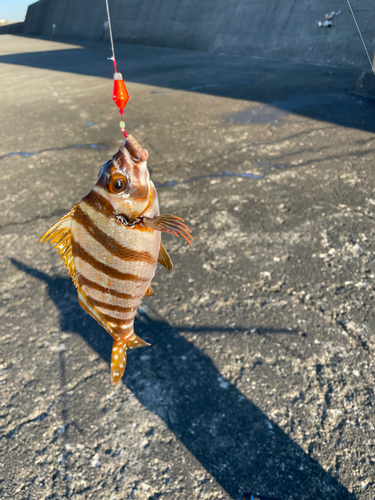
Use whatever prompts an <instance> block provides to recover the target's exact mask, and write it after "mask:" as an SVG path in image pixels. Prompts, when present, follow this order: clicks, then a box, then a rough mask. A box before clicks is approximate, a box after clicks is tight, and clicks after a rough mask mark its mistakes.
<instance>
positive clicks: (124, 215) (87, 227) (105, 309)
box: [40, 135, 192, 384]
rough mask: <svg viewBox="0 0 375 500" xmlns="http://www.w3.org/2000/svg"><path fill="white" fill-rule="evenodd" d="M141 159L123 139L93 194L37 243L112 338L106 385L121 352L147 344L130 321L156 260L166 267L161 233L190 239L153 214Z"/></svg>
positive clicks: (117, 376)
mask: <svg viewBox="0 0 375 500" xmlns="http://www.w3.org/2000/svg"><path fill="white" fill-rule="evenodd" d="M147 159H148V153H147V151H146V150H145V149H142V148H141V146H140V145H139V144H138V143H137V141H136V140H135V139H134V138H133V137H132V136H130V135H129V136H128V138H127V140H126V143H125V145H124V146H122V147H120V148H119V150H118V152H117V153H116V154H115V155H114V156H113V158H111V159H110V160H109V161H108V162H107V163H105V164H104V165H103V167H102V169H101V170H100V173H99V180H98V182H97V184H96V185H95V187H94V189H93V190H92V191H91V192H90V193H89V194H88V195H87V196H85V197H84V198H83V200H82V201H81V202H80V203H78V204H77V205H75V206H74V207H73V208H72V209H71V210H70V211H69V212H68V213H67V214H65V215H64V216H63V217H62V218H61V219H60V220H59V221H58V222H57V223H56V224H55V225H53V226H52V227H51V229H49V230H48V231H47V232H46V233H45V234H44V235H43V236H42V237H41V239H40V241H41V242H43V243H45V242H46V241H48V242H49V243H53V244H54V245H55V248H57V249H58V251H59V254H61V257H62V259H63V261H64V263H65V266H66V267H67V269H68V271H69V273H70V276H71V277H72V279H73V283H74V285H75V286H76V288H77V291H78V301H79V303H80V305H81V306H82V307H83V309H84V310H85V311H86V312H88V313H89V314H90V315H91V316H92V317H93V318H95V319H96V321H97V322H98V323H100V325H102V326H103V328H105V329H106V330H107V332H108V333H109V334H110V335H111V336H112V337H113V339H114V340H113V348H112V358H111V381H112V383H113V384H117V383H118V382H119V381H120V380H121V378H122V376H123V374H124V370H125V365H126V358H127V355H126V352H127V350H128V349H132V348H133V347H142V346H146V345H149V344H147V342H145V341H144V340H142V339H141V338H139V337H138V336H137V335H136V334H135V333H134V317H135V314H136V312H137V308H138V306H139V304H140V301H141V299H142V297H145V296H147V295H153V291H152V288H151V280H152V278H153V277H154V275H155V270H156V264H157V261H159V262H160V263H161V264H163V265H164V266H165V267H166V268H167V269H168V270H169V271H170V270H171V269H172V262H171V260H170V258H169V255H168V253H167V251H166V250H165V248H164V247H163V244H162V242H161V232H163V231H164V232H167V233H168V232H170V233H173V234H175V235H176V236H182V237H183V238H184V239H185V240H186V241H187V242H188V243H189V244H190V245H191V239H192V236H191V234H190V230H189V228H188V227H187V226H186V225H185V224H184V223H183V222H184V221H183V219H180V218H179V217H175V216H173V215H160V213H159V203H158V197H157V194H156V190H155V186H154V184H153V183H152V181H151V180H150V176H149V172H148V170H147Z"/></svg>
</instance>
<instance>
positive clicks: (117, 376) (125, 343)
mask: <svg viewBox="0 0 375 500" xmlns="http://www.w3.org/2000/svg"><path fill="white" fill-rule="evenodd" d="M148 345H150V344H148V343H147V342H145V341H144V340H142V339H141V338H139V337H138V336H137V335H136V334H135V333H131V334H130V335H129V334H126V336H124V337H121V338H119V339H117V340H114V341H113V346H112V357H111V382H112V384H113V385H116V384H117V383H118V382H120V380H121V379H122V376H123V375H124V371H125V366H126V359H127V355H126V351H127V350H128V349H133V348H135V347H144V346H148Z"/></svg>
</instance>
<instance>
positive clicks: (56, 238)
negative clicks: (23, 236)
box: [39, 206, 78, 287]
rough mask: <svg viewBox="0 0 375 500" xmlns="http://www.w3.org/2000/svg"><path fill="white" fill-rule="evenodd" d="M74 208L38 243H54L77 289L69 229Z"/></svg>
mask: <svg viewBox="0 0 375 500" xmlns="http://www.w3.org/2000/svg"><path fill="white" fill-rule="evenodd" d="M75 209H76V206H74V207H73V208H72V209H71V210H69V212H68V213H66V214H65V215H63V217H61V219H60V220H59V221H57V222H56V224H54V225H53V226H52V227H51V228H50V229H48V231H47V232H46V233H44V235H43V236H42V237H41V238H40V240H39V242H40V243H46V242H48V243H50V244H51V243H54V246H55V248H57V249H58V251H59V254H60V255H61V258H62V260H63V261H64V264H65V267H66V268H67V270H68V271H69V274H70V276H71V278H72V280H73V283H74V285H75V286H76V287H78V281H77V277H76V270H75V266H74V258H73V248H72V231H71V229H70V225H71V218H72V217H73V215H74V212H75Z"/></svg>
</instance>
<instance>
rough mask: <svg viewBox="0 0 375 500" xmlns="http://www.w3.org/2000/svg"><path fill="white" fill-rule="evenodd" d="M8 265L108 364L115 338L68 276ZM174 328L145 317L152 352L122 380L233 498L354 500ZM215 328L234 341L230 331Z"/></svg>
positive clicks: (143, 332)
mask: <svg viewBox="0 0 375 500" xmlns="http://www.w3.org/2000/svg"><path fill="white" fill-rule="evenodd" d="M11 260H12V263H13V265H14V266H16V267H17V268H18V269H20V270H22V271H23V272H25V273H27V274H29V275H31V276H33V277H35V278H37V279H39V280H41V281H43V282H44V283H46V284H47V285H48V293H49V296H50V298H51V299H52V300H53V302H54V303H55V305H56V307H57V308H58V310H59V312H60V323H61V329H62V330H65V331H70V332H74V333H77V334H79V335H81V336H82V337H83V338H84V340H85V341H86V342H87V343H88V345H89V346H90V347H91V348H92V349H94V350H95V351H97V352H98V353H99V354H100V356H101V357H102V358H103V359H104V360H105V361H106V362H107V363H108V365H109V363H110V354H111V347H112V339H111V337H110V336H109V335H108V334H107V333H106V332H105V331H104V330H103V329H102V328H101V327H100V326H99V325H98V324H97V323H96V322H95V321H94V320H92V319H91V317H89V316H88V315H87V314H86V313H85V312H84V311H83V310H82V309H81V308H80V306H79V305H78V301H77V299H76V293H75V289H74V286H73V284H72V283H71V280H70V278H53V277H50V276H48V275H46V274H45V273H43V272H40V271H38V270H37V269H33V268H31V267H29V266H27V265H25V264H23V263H21V262H18V261H17V260H14V259H11ZM177 329H179V330H181V331H188V330H189V329H188V328H186V327H183V328H178V327H177V328H173V327H172V326H171V325H169V324H168V323H167V322H166V321H164V320H163V319H161V318H159V317H157V315H156V314H154V313H153V312H151V313H150V314H142V316H141V317H140V318H139V319H137V320H136V325H135V331H136V332H137V334H138V335H140V336H141V337H142V338H144V339H145V340H146V341H148V342H150V343H151V344H152V347H151V348H147V349H136V350H134V351H132V352H131V353H130V355H129V356H128V366H127V368H126V372H125V375H124V378H123V380H122V382H123V383H124V384H126V385H127V387H128V388H129V389H130V390H131V391H132V392H133V393H134V394H135V396H136V397H137V398H138V400H139V401H140V402H141V403H142V404H143V405H144V406H145V407H146V408H148V409H149V410H150V411H153V412H154V413H156V414H157V415H158V416H159V417H160V418H161V419H162V420H163V421H164V422H165V423H166V425H167V426H168V427H169V429H170V430H171V431H172V432H173V433H174V434H175V435H176V436H177V437H178V438H179V439H180V440H181V442H182V443H183V444H184V445H185V446H186V448H187V449H188V450H189V451H190V452H191V453H192V454H193V455H194V456H195V457H196V458H197V459H198V460H199V461H200V463H201V464H202V465H203V467H204V468H205V469H206V470H207V471H208V472H209V473H210V474H211V475H212V476H213V477H214V478H215V479H216V481H217V482H218V483H219V484H220V485H221V486H222V487H223V488H224V489H225V490H226V491H227V492H228V494H229V495H230V496H231V497H232V498H233V499H239V498H241V494H242V493H243V492H246V491H248V492H253V493H257V494H260V495H265V496H271V497H277V498H279V499H280V500H282V499H286V498H293V499H295V500H302V499H306V500H307V499H312V498H324V499H325V500H329V499H331V500H333V499H341V500H349V499H354V498H355V497H354V496H353V495H351V494H350V493H349V492H348V491H347V490H346V489H345V488H344V487H343V486H342V485H341V484H340V483H338V481H337V480H336V479H334V478H332V477H331V476H330V475H329V474H328V473H327V472H325V471H324V470H323V469H322V468H321V466H320V465H319V464H318V462H316V461H315V460H313V459H312V458H310V457H309V456H308V455H307V454H306V453H305V452H304V451H303V450H302V448H300V447H299V446H298V445H297V444H296V443H294V442H293V441H292V440H291V439H290V438H289V437H288V436H287V435H286V434H285V433H284V432H283V431H282V430H281V429H280V428H279V427H278V426H277V425H275V424H272V423H271V422H270V421H269V419H268V418H267V416H266V415H265V414H264V413H263V412H262V411H261V410H260V409H259V408H258V407H257V406H256V405H255V404H254V403H252V402H251V401H250V400H248V399H247V398H246V397H245V396H244V395H243V394H242V393H241V392H240V391H239V390H238V389H237V388H236V387H235V386H234V385H232V384H230V383H229V382H227V381H225V379H223V377H222V376H221V374H220V372H219V371H218V370H217V368H216V367H215V365H214V364H213V362H212V361H211V359H210V358H209V357H208V356H207V355H205V354H204V353H202V352H201V351H200V350H199V349H197V348H196V347H195V346H194V345H193V344H192V343H191V342H188V341H187V340H186V339H185V338H183V337H182V336H181V335H180V334H179V333H178V331H177ZM259 329H261V328H259ZM207 330H208V329H207ZM207 330H206V331H207ZM212 330H215V331H216V332H219V331H221V332H226V333H228V334H229V333H232V334H233V335H235V332H233V331H231V329H229V328H221V327H217V328H215V327H212ZM194 331H196V332H200V331H204V329H195V330H194ZM264 331H267V332H271V333H272V330H270V329H267V330H266V329H264ZM279 331H280V330H273V333H278V332H279ZM288 331H289V330H288ZM108 377H109V370H108ZM66 411H67V409H66Z"/></svg>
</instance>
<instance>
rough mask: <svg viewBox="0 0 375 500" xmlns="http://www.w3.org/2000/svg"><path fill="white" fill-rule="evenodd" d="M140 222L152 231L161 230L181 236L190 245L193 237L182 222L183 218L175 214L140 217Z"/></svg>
mask: <svg viewBox="0 0 375 500" xmlns="http://www.w3.org/2000/svg"><path fill="white" fill-rule="evenodd" d="M142 224H143V225H144V226H145V227H148V228H149V229H153V230H154V231H163V232H164V233H173V234H174V235H175V236H181V237H182V238H184V240H186V241H187V242H188V243H189V245H191V244H192V243H191V240H192V239H193V237H192V235H191V234H190V229H189V228H188V226H186V224H184V219H181V218H180V217H176V216H175V215H170V214H167V215H157V216H155V217H142Z"/></svg>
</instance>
